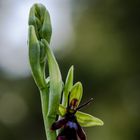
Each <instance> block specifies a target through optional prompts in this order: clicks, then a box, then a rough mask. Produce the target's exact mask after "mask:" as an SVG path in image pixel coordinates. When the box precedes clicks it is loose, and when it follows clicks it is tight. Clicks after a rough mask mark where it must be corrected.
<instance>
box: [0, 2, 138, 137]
mask: <svg viewBox="0 0 140 140" xmlns="http://www.w3.org/2000/svg"><path fill="white" fill-rule="evenodd" d="M35 2H42V3H43V4H45V5H46V7H47V8H48V9H49V11H50V15H51V18H52V25H53V38H52V48H53V51H54V53H55V56H56V58H57V60H58V62H59V65H60V68H61V72H62V75H63V80H65V77H66V74H67V71H68V69H69V67H70V66H71V65H74V66H75V79H74V81H75V82H77V81H81V82H82V83H83V87H84V97H83V99H82V102H84V101H85V100H86V99H88V98H90V97H93V98H94V103H93V104H91V105H90V106H88V107H87V108H84V109H83V111H84V112H88V113H90V114H93V115H94V116H97V117H99V118H101V119H102V120H103V121H104V123H105V124H104V126H103V127H92V128H86V129H85V131H86V133H87V138H88V140H139V137H140V133H139V132H140V111H139V110H140V62H139V61H140V40H139V34H140V1H139V0H133V1H130V0H128V1H125V0H106V1H104V0H46V1H45V0H38V1H37V0H25V1H20V0H0V31H1V32H0V140H45V132H44V127H43V120H42V114H41V105H40V96H39V92H38V89H37V87H36V85H35V83H34V81H33V79H32V76H31V74H30V68H29V64H28V48H27V32H28V25H27V20H28V13H29V9H30V7H31V6H32V4H33V3H35ZM46 73H48V72H47V71H46Z"/></svg>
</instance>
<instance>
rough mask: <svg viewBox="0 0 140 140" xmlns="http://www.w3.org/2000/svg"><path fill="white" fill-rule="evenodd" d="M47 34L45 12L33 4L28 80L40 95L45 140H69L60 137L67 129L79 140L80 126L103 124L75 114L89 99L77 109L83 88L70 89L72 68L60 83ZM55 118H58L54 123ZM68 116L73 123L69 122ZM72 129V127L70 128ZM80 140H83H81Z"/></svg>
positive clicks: (47, 22)
mask: <svg viewBox="0 0 140 140" xmlns="http://www.w3.org/2000/svg"><path fill="white" fill-rule="evenodd" d="M51 34H52V27H51V21H50V15H49V12H48V11H47V9H46V8H45V6H44V5H42V4H34V5H33V6H32V7H31V9H30V14H29V33H28V46H29V62H30V67H31V72H32V76H33V78H34V80H35V83H36V85H37V87H38V89H39V91H40V97H41V104H42V113H43V119H44V125H45V132H46V136H47V140H56V139H58V140H63V139H64V140H71V139H70V138H68V137H67V134H66V133H67V131H66V132H65V133H64V134H63V135H62V131H63V132H64V130H66V129H67V128H71V129H70V131H71V132H72V133H73V131H72V130H74V132H75V134H76V135H74V134H73V136H74V137H75V136H76V137H75V140H76V138H77V137H79V138H81V135H80V134H79V133H78V132H83V131H79V129H78V128H80V130H82V128H81V126H82V127H89V126H101V125H103V121H101V120H100V119H98V118H96V117H93V116H92V115H89V114H86V113H83V112H80V111H78V110H79V109H80V108H81V107H83V106H84V105H86V104H88V103H89V102H90V101H91V100H92V99H91V100H89V101H88V102H87V103H85V104H84V105H81V106H79V104H80V101H81V98H82V95H83V88H82V84H81V83H80V82H77V83H76V84H74V85H73V71H74V68H73V66H72V67H71V68H70V70H69V72H68V75H67V78H66V81H65V83H63V81H62V76H61V72H60V69H59V65H58V63H57V61H56V59H55V56H54V54H53V52H52V50H51V49H50V40H51ZM46 62H48V63H47V64H48V68H49V75H48V76H47V77H46V75H45V70H46ZM61 94H63V96H62V95H61ZM61 97H62V99H61ZM61 100H62V102H61ZM78 106H79V107H78ZM68 114H70V115H68ZM58 115H60V116H61V117H59V119H58V121H56V118H57V116H58ZM71 115H73V116H74V118H75V119H73V120H72V119H70V118H71V117H70V116H71ZM67 116H68V118H67ZM63 118H64V119H65V123H61V120H62V119H63ZM68 123H70V124H74V123H75V124H76V125H77V126H78V128H77V127H76V125H68ZM57 124H58V125H57ZM73 126H75V127H74V128H73ZM79 126H80V127H79ZM59 128H60V129H61V132H60V133H59V134H58V136H57V132H56V130H57V129H59ZM60 135H61V136H60ZM81 140H84V139H83V138H81Z"/></svg>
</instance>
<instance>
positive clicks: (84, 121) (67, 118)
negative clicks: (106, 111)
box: [51, 82, 103, 140]
mask: <svg viewBox="0 0 140 140" xmlns="http://www.w3.org/2000/svg"><path fill="white" fill-rule="evenodd" d="M82 93H83V88H82V84H81V83H80V82H78V83H76V84H75V85H74V86H73V87H72V89H71V91H70V92H69V94H68V100H67V107H66V108H65V107H64V106H63V105H60V106H59V114H60V116H62V119H60V120H58V121H56V122H54V123H53V124H52V127H51V129H52V130H57V129H60V128H62V129H61V131H60V133H59V134H58V136H57V140H78V139H80V140H86V135H85V133H84V131H83V129H82V128H81V126H82V127H89V126H101V125H103V122H102V121H101V120H100V119H98V118H96V117H93V116H91V115H89V114H86V113H83V112H80V111H78V110H79V109H81V108H82V107H84V106H85V105H87V104H89V103H90V102H91V101H92V100H93V99H92V98H91V99H90V100H89V101H87V102H86V103H84V104H83V105H81V106H79V103H80V101H81V98H82ZM78 106H79V107H78Z"/></svg>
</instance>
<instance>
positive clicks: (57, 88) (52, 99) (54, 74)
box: [41, 39, 63, 117]
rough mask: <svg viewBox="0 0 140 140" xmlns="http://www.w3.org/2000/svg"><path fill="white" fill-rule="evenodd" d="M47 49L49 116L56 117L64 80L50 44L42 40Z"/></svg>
mask: <svg viewBox="0 0 140 140" xmlns="http://www.w3.org/2000/svg"><path fill="white" fill-rule="evenodd" d="M41 41H42V43H43V44H44V46H45V47H46V53H47V60H48V67H49V78H50V93H49V109H48V116H50V117H56V114H57V111H58V107H59V104H60V99H61V92H62V85H63V84H62V83H63V82H62V78H61V72H60V69H59V66H58V63H57V61H56V59H55V57H54V54H53V53H52V51H51V49H50V48H49V44H48V42H47V41H46V40H45V39H42V40H41Z"/></svg>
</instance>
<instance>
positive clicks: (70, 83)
mask: <svg viewBox="0 0 140 140" xmlns="http://www.w3.org/2000/svg"><path fill="white" fill-rule="evenodd" d="M73 71H74V68H73V66H71V67H70V69H69V71H68V74H67V78H66V81H65V85H64V90H63V99H62V105H63V106H64V107H67V102H68V95H69V92H70V91H71V88H72V86H73Z"/></svg>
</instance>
